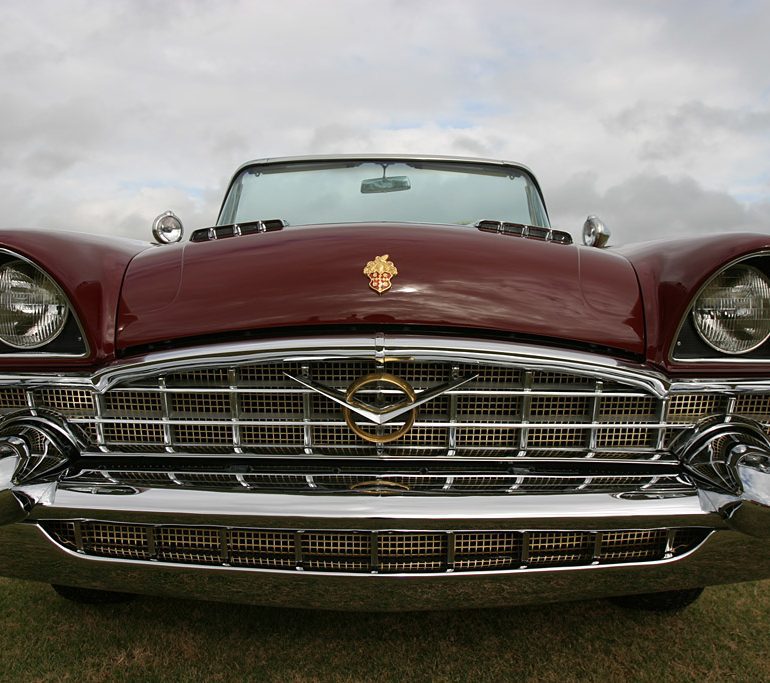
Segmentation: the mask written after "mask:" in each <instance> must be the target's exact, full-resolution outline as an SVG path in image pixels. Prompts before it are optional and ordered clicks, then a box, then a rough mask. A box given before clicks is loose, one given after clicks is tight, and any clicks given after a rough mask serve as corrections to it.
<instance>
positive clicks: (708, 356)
mask: <svg viewBox="0 0 770 683" xmlns="http://www.w3.org/2000/svg"><path fill="white" fill-rule="evenodd" d="M738 267H746V268H749V269H750V270H751V271H757V272H758V273H759V274H761V277H762V278H763V280H765V281H767V282H768V283H770V251H768V250H762V251H757V252H754V253H752V254H746V255H744V256H741V257H738V258H735V259H734V260H732V261H730V262H729V263H725V264H724V265H722V266H721V267H720V268H719V269H718V270H716V271H715V272H712V273H711V275H710V276H709V277H708V278H707V279H706V280H705V282H703V284H702V285H701V286H700V287H699V288H698V290H697V292H695V294H694V296H693V297H692V298H691V299H690V303H689V304H688V306H687V309H686V311H685V313H684V316H683V318H682V320H681V322H680V323H679V327H678V328H677V331H676V335H675V337H674V340H673V342H672V344H671V347H670V351H669V357H668V358H669V361H670V362H674V363H698V364H701V363H720V364H721V363H727V364H755V363H765V362H768V361H770V334H768V335H767V336H765V335H764V334H763V335H761V336H762V340H761V341H759V339H757V340H756V343H752V344H750V345H748V347H747V348H743V349H740V350H738V351H737V352H736V351H733V352H731V351H730V350H725V349H723V348H720V345H719V344H718V343H717V344H714V343H712V341H711V340H709V339H708V338H707V337H708V335H704V334H702V330H701V329H698V326H697V324H696V320H695V318H696V314H695V310H696V305H697V303H698V301H699V300H701V298H702V297H703V296H704V294H706V293H707V292H708V289H709V287H711V286H712V285H714V284H715V283H716V282H718V280H719V279H720V278H722V277H723V276H724V275H725V274H726V273H729V271H730V270H731V269H733V268H738ZM768 306H770V302H768Z"/></svg>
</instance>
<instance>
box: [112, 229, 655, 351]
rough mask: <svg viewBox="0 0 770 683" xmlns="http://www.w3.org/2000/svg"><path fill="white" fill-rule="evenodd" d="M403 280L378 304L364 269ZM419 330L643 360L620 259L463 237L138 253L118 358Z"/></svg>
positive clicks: (318, 237) (242, 239) (449, 233)
mask: <svg viewBox="0 0 770 683" xmlns="http://www.w3.org/2000/svg"><path fill="white" fill-rule="evenodd" d="M386 254H387V255H388V258H389V259H390V260H391V261H393V263H394V264H395V266H396V268H397V269H398V275H396V276H395V277H394V278H393V281H392V287H391V289H390V290H388V291H387V292H385V293H383V294H377V293H376V292H375V291H373V290H372V289H371V288H370V287H369V279H368V277H367V276H365V275H364V273H363V269H364V267H365V266H366V264H367V262H368V261H371V260H373V259H374V258H375V257H376V256H381V255H386ZM331 325H335V326H360V325H377V326H383V327H384V326H388V325H414V326H427V327H434V328H439V327H440V328H444V329H448V328H458V329H464V330H468V329H474V330H486V331H490V332H495V333H501V332H502V333H506V334H514V335H520V336H521V337H522V338H538V339H540V340H543V339H546V340H548V339H552V340H569V341H570V342H578V343H584V344H597V345H601V346H602V347H612V348H616V349H619V350H623V351H627V352H631V353H634V354H641V353H643V351H644V338H643V337H644V320H643V314H642V306H641V301H640V294H639V287H638V284H637V280H636V276H635V274H634V270H633V268H632V267H631V265H630V264H629V262H628V261H627V260H626V259H625V258H624V257H622V256H619V255H616V254H612V253H610V252H606V251H600V250H597V249H589V248H586V247H578V246H574V245H562V244H555V243H549V242H543V241H538V240H534V239H525V238H521V237H514V236H510V235H503V234H497V233H486V232H481V231H479V230H477V229H475V228H472V227H464V226H428V225H403V224H392V223H381V224H365V225H361V224H355V225H354V224H345V225H324V226H309V227H289V228H286V229H284V230H281V231H276V232H267V233H260V234H252V235H243V236H238V237H231V238H227V239H220V240H216V241H208V242H187V243H184V244H178V245H171V246H168V247H166V248H163V249H153V250H149V251H146V252H144V253H141V254H139V255H138V256H137V257H136V258H135V259H134V260H133V261H132V262H131V264H130V265H129V267H128V270H127V272H126V276H125V280H124V285H123V290H122V295H121V303H120V309H119V314H118V326H117V343H118V347H119V348H123V349H126V348H129V347H136V346H143V345H147V344H153V343H157V342H162V341H169V340H182V339H189V338H193V337H201V336H206V335H214V334H220V333H228V332H237V331H253V330H259V329H265V328H295V329H296V328H298V327H314V328H318V327H321V326H331Z"/></svg>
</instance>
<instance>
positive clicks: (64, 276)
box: [0, 229, 151, 368]
mask: <svg viewBox="0 0 770 683" xmlns="http://www.w3.org/2000/svg"><path fill="white" fill-rule="evenodd" d="M0 248H2V249H7V250H8V251H11V252H14V253H16V254H19V255H20V256H23V257H25V258H27V259H29V260H30V261H32V262H34V263H36V264H38V265H39V266H41V267H42V268H43V269H44V270H45V271H46V272H48V273H49V274H50V275H51V276H52V277H53V278H54V279H55V280H56V282H57V283H58V284H59V286H60V287H61V288H62V290H63V291H64V293H65V294H66V295H67V298H68V299H69V300H70V303H71V306H72V308H73V309H74V311H75V313H76V315H77V316H78V319H79V321H80V324H81V326H82V328H83V332H84V333H85V335H86V337H87V338H88V345H89V348H90V354H89V355H88V356H87V357H86V358H58V359H51V358H46V357H44V356H43V357H41V358H25V359H24V360H23V365H24V366H25V367H30V368H32V367H40V366H50V365H51V363H52V362H53V363H55V364H56V365H57V366H64V367H80V366H88V365H94V364H98V363H103V362H105V361H108V360H109V359H111V358H113V357H114V355H115V316H116V313H117V303H118V297H119V294H120V288H121V285H122V283H123V275H124V274H125V271H126V267H127V266H128V264H129V262H130V261H131V259H133V258H134V256H136V255H137V254H138V253H140V252H142V251H144V250H145V249H150V248H151V245H149V244H148V243H146V242H141V241H138V240H129V239H121V238H114V237H111V236H107V235H91V234H87V233H77V232H66V231H62V230H23V229H18V230H2V231H0ZM19 365H20V363H19V359H14V358H13V357H11V356H2V355H0V368H2V367H9V366H13V367H19Z"/></svg>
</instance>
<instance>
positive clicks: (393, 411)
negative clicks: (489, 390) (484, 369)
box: [283, 372, 478, 425]
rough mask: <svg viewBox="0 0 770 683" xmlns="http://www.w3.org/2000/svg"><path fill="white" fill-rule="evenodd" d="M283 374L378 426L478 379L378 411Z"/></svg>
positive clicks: (307, 380) (445, 386)
mask: <svg viewBox="0 0 770 683" xmlns="http://www.w3.org/2000/svg"><path fill="white" fill-rule="evenodd" d="M283 374H284V375H286V377H288V378H289V379H291V380H294V381H295V382H296V383H297V384H301V385H302V386H303V387H306V388H308V389H310V390H312V391H315V392H316V393H317V394H321V396H325V397H326V398H328V399H329V400H330V401H334V402H335V403H338V404H339V405H341V406H343V407H344V408H348V409H349V410H351V411H352V412H354V413H356V414H357V415H360V416H361V417H364V418H366V419H367V420H370V421H371V422H374V423H375V424H378V425H382V424H385V423H387V422H390V421H391V420H395V419H396V418H397V417H399V416H400V415H403V414H404V413H408V412H409V411H410V410H414V409H415V408H417V407H419V406H421V405H423V403H427V402H428V401H432V400H433V399H434V398H437V397H438V396H441V395H442V394H445V393H446V392H447V391H451V390H452V389H457V388H458V387H461V386H463V385H464V384H468V382H472V381H473V380H474V379H476V378H477V377H478V374H476V375H471V376H470V377H463V378H460V379H456V380H452V381H451V382H446V383H444V384H440V385H439V386H437V387H433V388H432V389H426V390H423V391H421V392H420V393H419V394H417V397H416V398H415V400H414V401H409V400H408V399H407V400H406V401H399V402H398V403H396V404H394V405H392V406H388V407H387V408H383V409H377V408H373V407H367V406H365V405H364V404H363V403H361V402H360V401H354V400H348V398H347V394H346V393H345V392H343V391H341V390H340V389H335V388H334V387H329V386H327V385H325V384H321V383H320V382H316V381H315V380H312V379H310V378H309V377H294V376H293V375H290V374H289V373H288V372H284V373H283Z"/></svg>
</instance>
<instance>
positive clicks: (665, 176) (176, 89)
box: [0, 0, 770, 243]
mask: <svg viewBox="0 0 770 683" xmlns="http://www.w3.org/2000/svg"><path fill="white" fill-rule="evenodd" d="M769 35H770V3H768V2H762V1H760V0H757V1H756V2H752V1H751V0H732V1H728V0H725V1H723V2H712V1H709V0H700V1H695V0H691V1H687V0H683V1H675V0H666V1H663V2H656V1H650V0H648V1H646V2H639V3H633V4H632V3H620V2H613V1H608V2H600V1H597V2H591V1H586V0H583V1H582V2H579V3H577V2H571V1H563V2H558V1H553V2H551V1H548V0H545V1H542V0H540V1H538V2H519V1H516V2H514V1H512V0H501V1H496V0H476V1H474V2H470V1H467V0H463V1H456V0H435V1H434V0H377V1H376V2H371V1H369V2H366V1H364V0H328V1H325V2H318V1H317V0H282V1H281V2H275V1H270V2H266V1H260V0H251V1H244V2H236V1H229V0H217V1H216V2H214V1H213V0H210V1H202V0H199V1H194V0H189V1H186V2H180V1H178V0H163V2H155V1H153V2H150V1H143V0H136V1H133V2H128V1H126V2H121V1H118V0H112V1H110V2H107V1H106V0H100V1H98V2H97V1H89V0H82V1H75V0H23V1H17V0H2V3H0V123H1V124H2V125H0V192H1V193H2V198H3V209H2V218H0V227H27V226H30V227H55V228H61V229H68V230H78V229H79V230H87V231H92V232H108V233H112V234H120V235H128V236H134V237H140V238H143V239H146V238H148V237H149V234H150V232H149V226H150V223H151V221H152V219H153V217H154V216H155V215H156V214H158V213H160V212H161V211H163V210H165V209H167V208H171V209H173V210H174V211H176V212H177V213H178V214H179V215H180V216H181V217H182V219H183V220H184V222H185V224H186V227H187V229H188V230H189V229H194V228H197V227H202V226H205V225H210V224H211V223H212V222H213V221H214V220H215V218H216V214H217V210H218V207H219V203H220V200H221V195H222V193H223V191H224V188H225V186H226V183H227V181H228V180H229V178H230V175H231V174H232V172H233V170H234V169H235V168H236V166H238V165H239V164H240V163H242V162H243V161H246V160H247V159H252V158H258V157H265V156H286V155H295V154H308V153H344V152H382V153H398V152H412V153H426V154H459V155H472V156H488V157H494V158H503V159H512V160H516V161H521V162H523V163H525V164H527V165H529V166H530V167H531V168H533V169H534V171H535V173H536V174H537V175H538V177H539V179H540V182H541V184H542V186H543V188H544V191H545V195H546V201H547V202H548V206H549V211H550V214H551V220H552V223H553V224H554V226H556V227H560V228H563V229H567V230H570V231H571V232H572V233H573V234H575V235H576V234H578V233H579V230H580V226H581V224H582V222H583V220H584V219H585V216H586V214H587V213H596V214H598V215H600V216H601V217H602V218H603V219H604V220H605V222H606V223H607V224H608V225H609V226H610V227H611V229H612V231H613V242H614V243H625V242H630V241H638V240H643V239H651V238H657V237H661V236H665V235H670V234H674V233H679V234H684V233H697V232H701V233H702V232H716V231H727V230H754V231H763V232H770V47H768V45H769V44H770V40H768V36H769Z"/></svg>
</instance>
